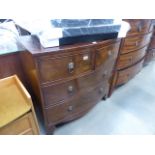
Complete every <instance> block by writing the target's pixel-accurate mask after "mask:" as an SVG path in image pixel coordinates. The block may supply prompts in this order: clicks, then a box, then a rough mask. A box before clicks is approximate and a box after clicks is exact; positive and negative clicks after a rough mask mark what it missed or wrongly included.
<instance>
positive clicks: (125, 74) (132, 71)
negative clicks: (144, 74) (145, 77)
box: [116, 59, 144, 86]
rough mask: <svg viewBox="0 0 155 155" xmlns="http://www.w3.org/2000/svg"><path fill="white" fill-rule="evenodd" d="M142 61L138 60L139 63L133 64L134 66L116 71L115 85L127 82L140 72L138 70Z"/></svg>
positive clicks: (141, 65)
mask: <svg viewBox="0 0 155 155" xmlns="http://www.w3.org/2000/svg"><path fill="white" fill-rule="evenodd" d="M143 62H144V59H143V60H142V61H140V62H139V63H137V64H135V65H134V66H132V67H130V68H127V69H124V70H122V71H118V77H117V82H116V86H118V85H121V84H124V83H126V82H128V81H129V80H130V79H132V78H133V77H134V76H135V75H136V74H137V73H138V72H140V70H141V69H142V67H143Z"/></svg>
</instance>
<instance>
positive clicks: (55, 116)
mask: <svg viewBox="0 0 155 155" xmlns="http://www.w3.org/2000/svg"><path fill="white" fill-rule="evenodd" d="M107 88H108V86H106V85H101V86H99V87H97V88H95V89H94V90H93V91H90V92H89V93H86V94H82V95H79V96H77V97H76V98H74V99H72V100H71V101H69V102H65V103H62V104H59V105H55V106H53V107H51V108H48V109H46V112H45V113H46V117H47V121H48V123H49V124H57V123H62V122H65V121H67V120H69V119H68V118H70V117H72V118H73V119H75V117H74V115H76V114H78V113H80V112H82V111H85V110H86V109H89V108H91V107H92V106H93V105H95V104H96V103H97V102H98V101H99V100H100V99H101V98H102V97H103V96H104V95H105V94H106V93H108V89H107Z"/></svg>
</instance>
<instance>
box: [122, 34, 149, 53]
mask: <svg viewBox="0 0 155 155" xmlns="http://www.w3.org/2000/svg"><path fill="white" fill-rule="evenodd" d="M151 36H152V33H148V34H145V35H136V36H132V37H127V38H125V39H124V43H123V45H122V47H121V53H129V52H131V51H134V50H137V49H140V48H142V47H144V46H146V45H147V44H149V42H150V39H151Z"/></svg>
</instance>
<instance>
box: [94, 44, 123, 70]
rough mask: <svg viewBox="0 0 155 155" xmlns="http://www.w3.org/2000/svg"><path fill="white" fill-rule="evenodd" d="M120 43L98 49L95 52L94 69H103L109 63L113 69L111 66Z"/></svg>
mask: <svg viewBox="0 0 155 155" xmlns="http://www.w3.org/2000/svg"><path fill="white" fill-rule="evenodd" d="M119 45H120V42H117V43H114V44H111V45H109V46H105V47H102V48H98V49H97V51H96V62H95V66H96V67H103V66H104V65H106V63H109V62H110V65H109V66H111V67H113V64H114V63H115V61H114V60H115V59H116V58H117V55H118V50H119Z"/></svg>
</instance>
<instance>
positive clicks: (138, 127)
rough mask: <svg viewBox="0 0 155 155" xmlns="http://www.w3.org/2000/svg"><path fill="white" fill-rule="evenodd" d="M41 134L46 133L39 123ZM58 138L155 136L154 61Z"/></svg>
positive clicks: (59, 131)
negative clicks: (74, 136) (72, 136)
mask: <svg viewBox="0 0 155 155" xmlns="http://www.w3.org/2000/svg"><path fill="white" fill-rule="evenodd" d="M40 127H41V134H45V131H44V128H43V126H42V125H41V124H40ZM54 134H55V135H105V134H155V61H154V62H151V63H150V64H149V65H148V66H146V67H144V68H143V70H142V71H141V72H140V73H139V74H137V76H136V77H135V78H134V79H132V80H131V81H129V82H128V83H127V84H126V85H124V86H122V87H120V88H118V89H117V90H115V91H114V93H113V94H112V96H111V97H110V98H109V99H107V100H106V101H101V102H99V103H98V104H97V105H96V106H95V107H94V108H93V109H92V110H91V111H90V112H88V113H87V114H86V115H85V116H83V117H81V118H80V119H78V120H75V121H72V122H70V123H67V124H64V125H63V126H60V127H58V128H57V129H56V130H55V132H54Z"/></svg>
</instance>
